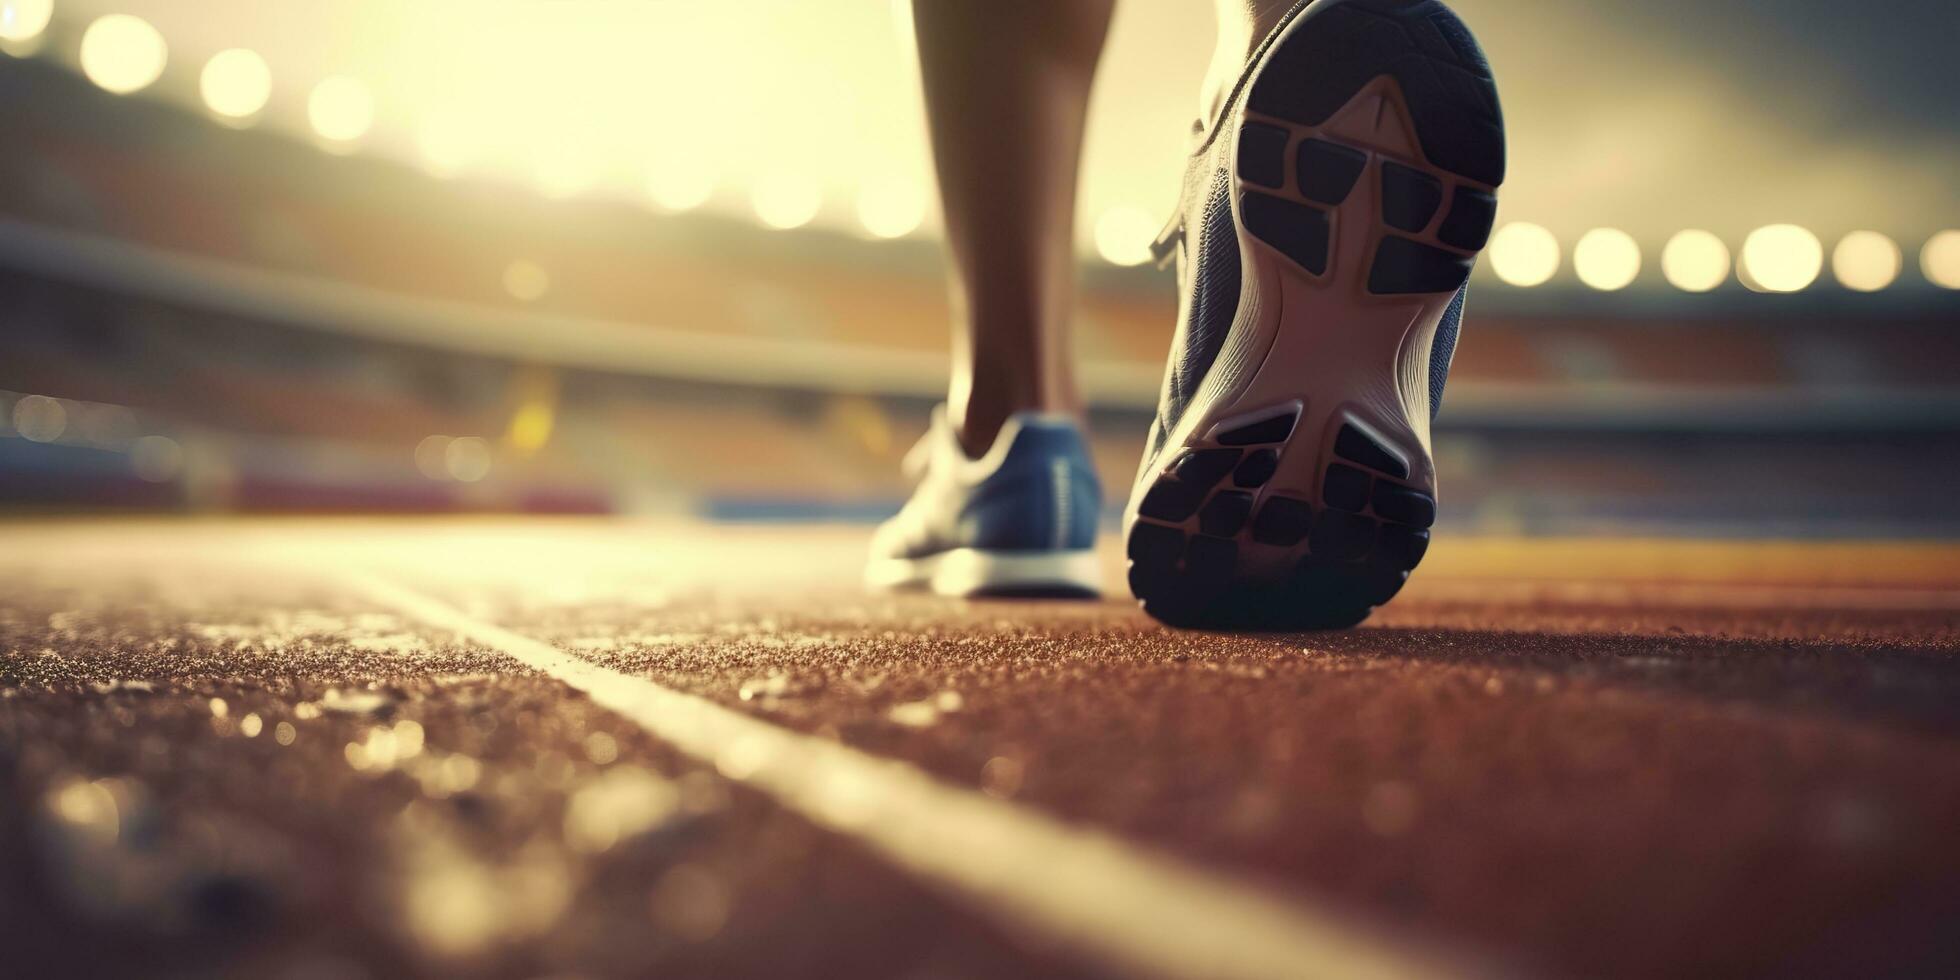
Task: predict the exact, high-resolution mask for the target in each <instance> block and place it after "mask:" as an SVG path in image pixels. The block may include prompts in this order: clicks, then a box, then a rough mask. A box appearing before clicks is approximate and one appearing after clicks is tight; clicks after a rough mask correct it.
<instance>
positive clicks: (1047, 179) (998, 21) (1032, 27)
mask: <svg viewBox="0 0 1960 980" xmlns="http://www.w3.org/2000/svg"><path fill="white" fill-rule="evenodd" d="M1213 2H1214V4H1215V5H1216V8H1217V14H1218V44H1217V46H1216V48H1215V49H1214V51H1213V55H1212V65H1211V70H1210V71H1209V72H1208V73H1207V75H1206V79H1205V84H1204V89H1203V92H1202V95H1201V98H1202V100H1203V111H1204V119H1205V122H1206V125H1210V123H1211V121H1212V118H1213V117H1214V116H1216V114H1217V112H1218V109H1219V107H1220V106H1221V105H1222V104H1223V102H1224V100H1225V98H1226V97H1227V96H1228V95H1229V94H1230V92H1231V86H1232V83H1233V81H1235V80H1236V79H1237V77H1238V74H1239V72H1240V71H1241V70H1242V69H1243V68H1244V66H1245V62H1246V59H1247V58H1248V57H1249V56H1250V54H1251V52H1252V49H1253V46H1254V45H1256V44H1257V43H1258V41H1259V39H1260V38H1263V37H1264V36H1265V35H1266V33H1267V32H1268V31H1270V30H1271V29H1272V27H1273V26H1274V25H1276V24H1277V23H1278V22H1279V19H1280V17H1281V16H1283V15H1284V14H1285V13H1286V11H1287V10H1289V9H1291V8H1292V6H1293V5H1294V2H1295V0H1213ZM1114 6H1115V0H918V2H916V3H914V5H913V12H912V19H913V25H914V28H915V30H916V32H917V36H918V43H919V63H920V69H921V74H922V75H923V78H924V83H925V102H926V119H927V125H928V128H929V129H930V131H931V134H932V148H933V159H934V162H935V164H936V166H937V169H938V173H939V193H940V201H941V204H942V206H943V208H944V211H945V220H946V241H947V248H948V251H949V253H950V255H951V258H952V263H953V301H954V314H953V320H954V332H953V378H952V384H951V386H950V388H949V390H948V392H947V396H946V407H947V413H948V415H949V417H950V419H951V421H952V423H953V427H954V430H955V431H956V432H957V434H958V436H959V440H960V445H961V446H962V447H963V448H964V449H965V450H966V452H967V455H969V456H979V455H981V454H983V453H985V452H986V451H987V449H988V447H990V446H992V445H993V443H994V438H995V436H997V435H998V434H999V432H1000V427H1001V424H1002V423H1003V422H1005V421H1006V420H1007V418H1008V416H1010V415H1013V414H1014V413H1015V412H1019V411H1026V410H1036V411H1046V412H1063V413H1069V414H1079V413H1080V412H1081V407H1082V405H1081V396H1080V394H1079V393H1078V391H1077V388H1076V383H1075V367H1074V363H1073V357H1072V350H1071V344H1070V331H1069V318H1070V316H1071V315H1072V313H1073V309H1074V302H1075V240H1074V224H1075V185H1076V172H1077V169H1078V166H1079V164H1080V160H1081V154H1082V131H1083V124H1084V119H1085V116H1086V114H1087V111H1088V102H1089V85H1090V82H1091V80H1092V79H1093V78H1094V76H1095V69H1096V61H1097V59H1098V57H1099V56H1100V55H1101V54H1102V47H1103V41H1104V40H1105V38H1106V37H1107V36H1108V33H1109V19H1110V14H1111V11H1112V9H1113V8H1114Z"/></svg>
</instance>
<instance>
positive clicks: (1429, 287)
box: [1126, 0, 1504, 630]
mask: <svg viewBox="0 0 1960 980" xmlns="http://www.w3.org/2000/svg"><path fill="white" fill-rule="evenodd" d="M1294 16H1295V17H1296V18H1298V17H1310V18H1311V20H1310V22H1308V23H1303V24H1300V25H1299V29H1297V30H1294V31H1292V33H1291V34H1290V36H1285V37H1283V38H1282V39H1281V40H1280V41H1279V42H1278V43H1277V46H1276V47H1275V48H1274V49H1273V50H1272V52H1271V54H1270V55H1269V56H1268V58H1267V60H1266V62H1265V65H1264V68H1263V69H1262V70H1261V71H1260V73H1259V75H1258V77H1257V78H1256V79H1254V80H1253V81H1252V84H1251V86H1250V89H1249V90H1248V91H1247V92H1246V99H1247V103H1246V106H1247V109H1248V110H1249V111H1250V112H1252V113H1256V114H1259V115H1262V116H1266V117H1271V118H1272V119H1273V120H1277V121H1283V122H1290V123H1294V124H1297V125H1298V126H1301V127H1316V126H1319V125H1320V124H1322V123H1325V122H1326V121H1327V120H1328V119H1329V118H1331V117H1332V116H1333V115H1334V114H1335V113H1337V112H1338V111H1340V109H1341V108H1342V107H1343V106H1345V105H1347V104H1348V103H1349V102H1350V101H1351V100H1353V99H1354V97H1355V96H1356V95H1357V94H1358V93H1359V92H1360V91H1361V90H1362V89H1363V88H1365V87H1366V86H1368V85H1370V84H1371V83H1374V82H1375V81H1376V80H1378V79H1380V78H1383V77H1385V76H1386V77H1392V78H1393V79H1395V81H1396V83H1397V84H1398V85H1399V86H1400V88H1401V91H1402V95H1403V99H1404V101H1405V103H1406V105H1407V109H1408V115H1409V119H1410V123H1411V126H1412V128H1413V129H1414V131H1415V135H1416V137H1417V140H1418V142H1419V144H1420V148H1421V152H1422V154H1423V156H1424V157H1426V158H1427V159H1426V161H1409V162H1408V163H1402V162H1397V161H1394V160H1388V159H1381V158H1380V154H1379V153H1375V152H1372V151H1370V150H1368V149H1366V148H1362V147H1351V146H1345V145H1342V144H1341V143H1339V142H1335V141H1330V140H1329V139H1324V138H1312V137H1310V136H1304V135H1300V134H1296V133H1295V132H1293V131H1292V130H1290V129H1289V128H1287V127H1285V126H1281V125H1275V124H1272V123H1267V122H1257V121H1251V120H1248V121H1247V122H1246V123H1245V124H1244V125H1242V126H1241V127H1240V131H1239V134H1238V144H1237V146H1236V150H1237V153H1236V158H1237V167H1236V176H1237V178H1238V186H1239V194H1240V198H1239V205H1240V206H1239V212H1240V214H1241V216H1242V219H1243V223H1244V230H1245V231H1246V232H1247V233H1248V234H1250V235H1252V236H1253V237H1255V238H1257V239H1259V240H1260V241H1262V242H1264V243H1266V244H1267V245H1269V246H1271V247H1272V248H1273V249H1274V250H1275V251H1277V252H1278V253H1280V254H1281V255H1283V256H1285V257H1286V258H1287V259H1289V260H1291V261H1292V262H1293V263H1294V264H1296V265H1298V266H1299V267H1300V268H1301V269H1302V270H1304V271H1305V272H1306V273H1308V274H1310V275H1313V276H1320V275H1324V274H1325V273H1326V270H1327V268H1328V258H1329V250H1330V248H1331V247H1332V241H1331V236H1330V231H1329V229H1330V220H1331V212H1330V211H1327V210H1322V207H1321V206H1324V207H1326V208H1333V207H1336V206H1338V205H1340V204H1341V203H1342V202H1343V201H1345V200H1346V199H1347V197H1348V195H1349V193H1350V191H1351V190H1352V189H1353V188H1354V186H1355V185H1356V183H1357V182H1358V181H1359V180H1360V179H1361V178H1362V177H1363V175H1364V174H1365V173H1366V171H1367V168H1368V167H1369V166H1371V165H1373V166H1377V167H1379V168H1380V185H1379V186H1380V187H1381V189H1382V199H1381V213H1380V214H1379V215H1378V216H1377V218H1378V222H1379V225H1380V227H1381V229H1382V234H1381V235H1380V238H1379V244H1378V245H1377V246H1376V249H1375V254H1374V255H1373V256H1372V257H1371V259H1370V261H1369V263H1368V265H1367V267H1366V272H1365V276H1366V285H1367V288H1368V291H1369V292H1371V293H1375V294H1378V295H1393V294H1432V293H1444V292H1451V293H1453V292H1454V291H1455V290H1457V289H1458V288H1460V287H1461V286H1462V285H1463V283H1464V281H1465V280H1466V279H1467V278H1468V277H1469V273H1470V267H1471V265H1472V263H1473V262H1474V260H1475V253H1476V251H1477V250H1478V249H1480V248H1482V247H1483V245H1484V243H1485V241H1486V239H1488V237H1489V235H1490V228H1491V222H1492V220H1493V219H1494V217H1495V212H1496V198H1495V197H1494V195H1492V194H1490V193H1488V192H1487V191H1486V190H1484V189H1482V188H1478V187H1471V186H1468V185H1467V184H1465V183H1461V182H1457V181H1452V182H1451V183H1453V184H1454V187H1455V189H1454V191H1453V192H1448V191H1446V188H1445V187H1444V182H1443V181H1442V180H1439V179H1438V177H1437V176H1436V175H1435V174H1434V173H1433V172H1431V171H1434V170H1441V171H1445V172H1447V173H1449V174H1453V175H1455V176H1456V177H1457V178H1460V179H1462V180H1467V181H1472V182H1476V183H1479V184H1482V185H1486V186H1487V187H1495V186H1496V185H1497V184H1498V183H1499V182H1501V181H1502V179H1503V171H1504V140H1503V126H1502V122H1501V118H1500V115H1499V109H1498V103H1497V93H1496V88H1495V85H1494V84H1493V82H1492V80H1491V77H1490V71H1489V67H1488V65H1487V64H1486V63H1485V61H1484V58H1483V54H1482V52H1481V51H1480V50H1479V49H1478V48H1477V45H1476V42H1475V40H1474V39H1472V38H1471V36H1470V33H1469V31H1468V30H1467V29H1466V28H1464V26H1463V24H1462V22H1461V21H1459V20H1458V19H1457V18H1456V16H1455V15H1454V14H1453V13H1451V12H1450V11H1449V9H1448V8H1447V7H1445V6H1444V5H1443V4H1442V3H1441V2H1439V0H1342V2H1339V3H1326V2H1324V0H1323V2H1322V3H1316V4H1313V5H1310V6H1307V7H1305V8H1302V9H1301V10H1300V11H1298V12H1296V14H1295V15H1294ZM1286 29H1287V28H1286V27H1285V26H1283V27H1282V28H1281V31H1282V32H1284V31H1285V30H1286ZM1289 150H1290V153H1289ZM1289 161H1291V162H1292V165H1293V166H1292V167H1291V168H1289V167H1288V166H1287V164H1288V162H1289ZM1415 164H1423V166H1416V165H1415ZM1289 178H1290V180H1289ZM1268 191H1270V193H1268ZM1432 225H1433V226H1434V227H1435V228H1436V231H1435V234H1434V239H1433V240H1435V241H1439V242H1440V243H1441V244H1442V245H1443V246H1446V247H1440V248H1439V247H1437V246H1436V245H1431V244H1427V243H1425V242H1422V241H1417V240H1415V237H1405V234H1406V235H1407V236H1416V235H1419V234H1420V233H1421V232H1422V231H1423V230H1424V229H1427V228H1429V227H1431V226H1432ZM1459 250H1460V251H1459ZM1194 285H1195V286H1197V287H1199V288H1203V287H1204V284H1203V283H1197V284H1194ZM1302 397H1303V398H1311V397H1312V393H1308V392H1303V393H1302ZM1303 411H1304V410H1303V409H1299V408H1297V407H1296V410H1295V411H1294V412H1293V413H1292V414H1287V415H1282V416H1277V417H1264V418H1259V419H1257V420H1256V421H1253V422H1250V423H1247V424H1245V425H1241V426H1238V427H1235V428H1233V429H1231V430H1230V431H1225V432H1220V433H1216V434H1214V435H1213V437H1212V438H1211V439H1210V440H1208V441H1205V442H1201V443H1194V444H1191V445H1189V446H1187V448H1185V449H1184V451H1183V452H1182V453H1181V454H1179V455H1177V456H1176V457H1174V458H1172V459H1171V460H1170V462H1169V464H1168V465H1167V466H1165V467H1164V468H1163V469H1162V470H1161V472H1160V473H1159V475H1158V477H1157V478H1156V480H1155V481H1154V482H1152V483H1151V484H1150V485H1149V487H1148V489H1147V490H1145V491H1144V497H1143V499H1142V501H1140V502H1139V504H1138V517H1137V520H1136V522H1135V523H1134V524H1133V526H1132V527H1131V529H1130V532H1129V537H1128V541H1127V545H1126V550H1127V553H1128V557H1129V560H1130V571H1129V580H1130V589H1131V592H1132V593H1134V594H1135V595H1136V596H1137V598H1138V599H1139V600H1141V602H1142V603H1143V606H1144V608H1145V610H1146V611H1148V612H1149V613H1150V614H1151V615H1153V616H1155V617H1157V618H1158V619H1160V620H1163V621H1164V622H1166V623H1169V624H1171V625H1175V626H1185V627H1194V628H1220V629H1253V630H1310V629H1339V628H1345V627H1348V626H1352V625H1355V624H1356V623H1359V622H1361V621H1362V620H1364V619H1366V618H1367V616H1368V614H1369V613H1370V612H1371V611H1372V610H1373V609H1374V607H1376V606H1378V605H1380V604H1382V603H1384V602H1387V601H1388V600H1389V599H1391V598H1393V597H1394V596H1395V595H1396V593H1397V592H1399V591H1400V590H1401V588H1402V586H1403V584H1404V583H1405V582H1406V581H1407V580H1408V577H1409V573H1410V572H1411V571H1412V570H1413V569H1414V568H1415V567H1416V565H1417V564H1418V563H1419V562H1420V561H1421V560H1422V557H1423V554H1424V552H1425V551H1426V550H1427V549H1428V546H1429V530H1428V529H1429V526H1430V525H1431V524H1432V523H1433V522H1434V520H1435V516H1436V502H1435V500H1434V499H1433V497H1432V496H1431V495H1430V494H1429V493H1427V492H1425V491H1424V488H1422V487H1419V486H1415V485H1412V484H1411V483H1410V482H1409V477H1410V468H1409V464H1408V462H1407V460H1406V458H1405V456H1404V454H1403V451H1402V450H1400V449H1398V448H1397V447H1393V446H1388V445H1384V444H1382V443H1381V442H1379V441H1378V440H1377V439H1376V437H1374V436H1373V435H1371V434H1370V433H1369V432H1367V431H1364V430H1363V429H1362V428H1360V427H1357V426H1355V425H1352V424H1342V425H1340V426H1339V428H1338V429H1337V430H1336V431H1334V432H1333V433H1332V434H1331V435H1330V434H1328V433H1321V432H1299V433H1297V434H1296V433H1295V431H1294V430H1295V428H1296V427H1297V426H1298V423H1299V419H1300V417H1301V415H1302V413H1303ZM1324 414H1325V413H1323V416H1324ZM1302 452H1304V453H1309V454H1314V456H1315V458H1317V459H1320V460H1325V461H1326V462H1325V464H1324V466H1323V467H1322V468H1321V469H1319V470H1318V471H1317V472H1318V475H1319V482H1318V484H1317V485H1316V486H1314V487H1312V488H1301V489H1287V488H1272V489H1270V490H1268V489H1266V484H1267V482H1268V481H1270V480H1271V479H1272V478H1273V476H1274V473H1275V472H1276V470H1277V469H1278V468H1279V461H1280V459H1281V458H1282V456H1284V455H1289V454H1294V453H1302ZM1248 549H1266V551H1265V552H1264V553H1263V554H1262V555H1261V561H1260V562H1259V565H1260V567H1262V568H1265V569H1270V568H1272V567H1274V564H1275V562H1274V559H1275V558H1279V559H1283V560H1282V561H1280V562H1279V567H1282V568H1284V569H1285V571H1284V572H1283V573H1282V574H1279V575H1277V576H1272V575H1268V576H1266V577H1263V578H1260V579H1257V580H1254V579H1251V578H1249V577H1248V576H1247V575H1245V574H1244V573H1243V563H1242V558H1243V557H1244V556H1245V554H1246V552H1247V550H1248Z"/></svg>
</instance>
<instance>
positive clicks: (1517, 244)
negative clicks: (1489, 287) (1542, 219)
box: [1490, 221, 1559, 288]
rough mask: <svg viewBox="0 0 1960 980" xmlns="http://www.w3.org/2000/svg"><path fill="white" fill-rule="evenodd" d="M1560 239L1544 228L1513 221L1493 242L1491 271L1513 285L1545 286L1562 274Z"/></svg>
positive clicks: (1493, 238) (1529, 223) (1491, 246)
mask: <svg viewBox="0 0 1960 980" xmlns="http://www.w3.org/2000/svg"><path fill="white" fill-rule="evenodd" d="M1558 264H1559V248H1558V238H1557V236H1555V235H1553V234H1552V233H1551V231H1550V230H1549V229H1547V228H1545V227H1543V226H1541V225H1534V224H1532V223H1531V222H1528V221H1513V222H1511V223H1510V224H1507V225H1505V226H1504V227H1502V228H1500V229H1498V231H1497V234H1496V235H1494V236H1492V237H1491V240H1490V268H1491V271H1492V272H1495V273H1497V278H1499V279H1502V280H1504V281H1505V282H1507V283H1509V284H1511V285H1513V286H1523V287H1526V288H1529V287H1532V286H1542V285H1544V284H1545V283H1547V282H1550V281H1551V279H1552V277H1553V276H1555V275H1557V274H1558Z"/></svg>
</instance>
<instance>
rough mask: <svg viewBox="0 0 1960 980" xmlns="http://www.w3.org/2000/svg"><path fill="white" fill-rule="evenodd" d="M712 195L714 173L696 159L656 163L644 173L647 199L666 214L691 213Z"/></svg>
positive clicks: (682, 158) (679, 159)
mask: <svg viewBox="0 0 1960 980" xmlns="http://www.w3.org/2000/svg"><path fill="white" fill-rule="evenodd" d="M714 193H715V172H714V170H713V169H712V168H710V167H709V166H708V165H707V164H706V163H705V162H703V161H701V160H700V159H698V158H695V157H677V158H675V159H672V160H662V161H660V162H658V163H655V164H654V165H653V166H652V167H651V168H650V169H649V170H648V171H647V196H648V197H650V198H652V199H653V203H654V204H656V205H658V206H660V207H661V208H662V209H663V210H667V211H691V210H693V209H695V208H698V207H700V206H701V205H703V204H706V203H708V198H710V197H712V196H714Z"/></svg>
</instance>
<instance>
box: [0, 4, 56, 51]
mask: <svg viewBox="0 0 1960 980" xmlns="http://www.w3.org/2000/svg"><path fill="white" fill-rule="evenodd" d="M53 18H54V0H0V41H15V42H20V41H32V40H34V39H35V38H37V37H40V36H41V32H42V31H45V30H47V29H48V21H50V20H52V19H53Z"/></svg>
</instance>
